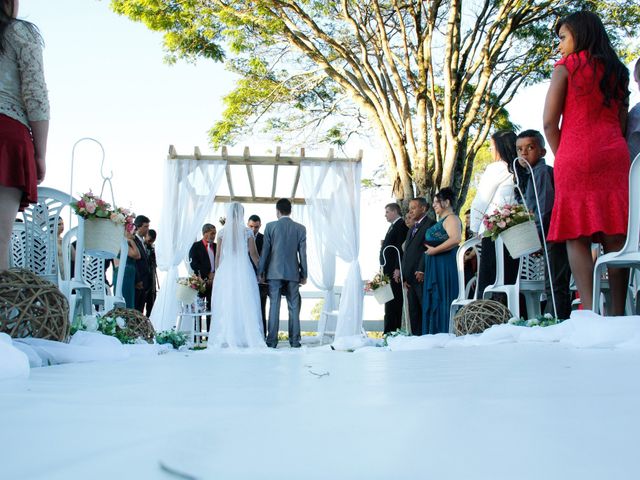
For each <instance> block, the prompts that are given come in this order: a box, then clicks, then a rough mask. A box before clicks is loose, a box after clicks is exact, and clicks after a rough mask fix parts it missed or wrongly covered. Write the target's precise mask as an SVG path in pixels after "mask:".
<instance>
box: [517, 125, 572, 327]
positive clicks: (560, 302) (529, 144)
mask: <svg viewBox="0 0 640 480" xmlns="http://www.w3.org/2000/svg"><path fill="white" fill-rule="evenodd" d="M544 147H545V143H544V137H543V136H542V134H541V133H540V132H538V131H537V130H525V131H523V132H521V133H520V134H519V135H518V137H517V139H516V151H517V152H518V159H519V162H520V165H521V166H522V167H524V168H523V170H524V178H523V183H524V188H523V194H524V201H525V203H526V205H527V207H528V208H529V209H530V210H532V211H533V213H534V218H535V222H536V227H537V228H538V234H539V235H540V238H541V239H543V240H544V239H545V233H546V232H548V231H549V223H550V221H551V211H552V210H553V201H554V197H555V188H554V183H553V168H552V167H550V166H548V165H547V164H546V163H545V161H544V156H545V154H546V153H547V151H546V150H545V148H544ZM527 163H528V164H529V165H530V166H531V169H532V171H533V178H532V176H531V174H530V172H529V169H528V168H527V167H526V164H527ZM534 179H535V188H536V190H537V191H538V200H539V202H540V214H541V215H538V206H537V203H536V197H535V192H534V187H533V181H534ZM540 217H542V225H540ZM541 227H543V228H544V231H542V228H541ZM545 241H546V240H545ZM547 251H548V252H549V266H550V269H551V277H552V278H553V293H554V295H555V299H556V310H557V314H558V318H559V319H563V320H564V319H567V318H569V316H570V315H571V292H570V290H569V282H570V280H571V269H570V268H569V259H568V258H567V247H566V244H565V243H564V242H560V243H547ZM545 273H546V272H545ZM545 290H546V291H547V306H546V309H545V312H546V313H551V314H553V304H552V301H551V298H552V297H551V290H550V288H549V279H548V275H545Z"/></svg>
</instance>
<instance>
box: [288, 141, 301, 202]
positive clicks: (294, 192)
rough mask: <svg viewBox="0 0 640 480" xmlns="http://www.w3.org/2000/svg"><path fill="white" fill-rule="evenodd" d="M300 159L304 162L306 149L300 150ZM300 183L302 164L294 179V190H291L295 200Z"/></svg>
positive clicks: (297, 169)
mask: <svg viewBox="0 0 640 480" xmlns="http://www.w3.org/2000/svg"><path fill="white" fill-rule="evenodd" d="M300 159H301V160H304V148H301V149H300ZM298 182H300V164H298V167H297V168H296V176H295V177H294V179H293V188H292V189H291V195H290V196H291V198H295V196H296V190H297V189H298Z"/></svg>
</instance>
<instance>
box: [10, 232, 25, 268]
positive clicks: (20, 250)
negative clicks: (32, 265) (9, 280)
mask: <svg viewBox="0 0 640 480" xmlns="http://www.w3.org/2000/svg"><path fill="white" fill-rule="evenodd" d="M26 236H27V233H26V231H25V228H24V222H15V223H14V224H13V230H12V232H11V240H10V242H11V244H10V245H9V266H10V267H11V268H25V262H26V252H25V249H26V241H27V239H26Z"/></svg>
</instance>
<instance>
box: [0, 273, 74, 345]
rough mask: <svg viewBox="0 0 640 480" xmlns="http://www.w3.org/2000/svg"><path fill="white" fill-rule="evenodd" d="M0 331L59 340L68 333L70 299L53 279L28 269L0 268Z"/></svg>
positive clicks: (12, 334)
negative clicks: (44, 278)
mask: <svg viewBox="0 0 640 480" xmlns="http://www.w3.org/2000/svg"><path fill="white" fill-rule="evenodd" d="M0 332H3V333H8V334H9V335H10V336H11V337H13V338H25V337H35V338H44V339H46V340H56V341H59V342H62V341H64V340H66V338H67V336H68V335H69V303H68V301H67V299H66V297H65V296H64V295H63V294H62V293H61V292H60V290H59V289H58V287H57V286H56V285H54V284H53V283H51V282H49V281H47V280H43V279H41V278H40V277H38V276H37V275H35V274H34V273H32V272H30V271H28V270H22V269H11V270H4V271H2V272H0Z"/></svg>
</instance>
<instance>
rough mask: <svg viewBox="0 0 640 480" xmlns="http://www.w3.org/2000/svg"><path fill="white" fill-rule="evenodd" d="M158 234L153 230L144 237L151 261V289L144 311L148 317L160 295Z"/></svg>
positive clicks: (148, 292)
mask: <svg viewBox="0 0 640 480" xmlns="http://www.w3.org/2000/svg"><path fill="white" fill-rule="evenodd" d="M156 237H157V232H156V231H155V230H153V229H152V228H150V229H149V231H148V232H147V235H146V236H145V237H144V248H145V250H146V251H147V258H148V259H149V269H150V271H151V287H150V288H149V290H148V291H147V296H146V298H145V301H144V311H145V313H144V314H145V315H146V316H147V317H151V310H152V309H153V305H154V303H156V295H157V293H158V261H157V260H156V247H155V246H154V245H155V242H156Z"/></svg>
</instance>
